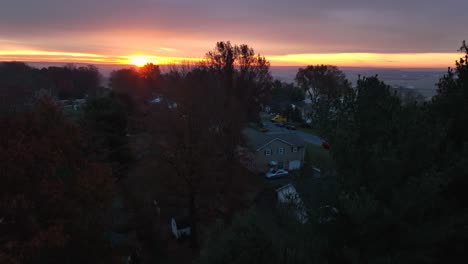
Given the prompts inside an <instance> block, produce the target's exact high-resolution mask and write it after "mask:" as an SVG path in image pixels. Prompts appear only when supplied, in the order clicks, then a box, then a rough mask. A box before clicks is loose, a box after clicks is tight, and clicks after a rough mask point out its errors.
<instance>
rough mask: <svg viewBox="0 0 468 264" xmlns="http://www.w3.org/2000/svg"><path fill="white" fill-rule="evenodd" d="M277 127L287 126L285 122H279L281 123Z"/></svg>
mask: <svg viewBox="0 0 468 264" xmlns="http://www.w3.org/2000/svg"><path fill="white" fill-rule="evenodd" d="M276 126H279V127H285V126H286V125H285V124H284V123H283V122H279V123H277V124H276Z"/></svg>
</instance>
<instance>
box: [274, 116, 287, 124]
mask: <svg viewBox="0 0 468 264" xmlns="http://www.w3.org/2000/svg"><path fill="white" fill-rule="evenodd" d="M287 121H288V119H287V118H286V117H284V116H282V115H276V116H275V117H273V118H272V119H271V122H287Z"/></svg>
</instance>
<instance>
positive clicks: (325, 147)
mask: <svg viewBox="0 0 468 264" xmlns="http://www.w3.org/2000/svg"><path fill="white" fill-rule="evenodd" d="M322 148H324V149H326V150H330V144H328V142H326V141H323V142H322Z"/></svg>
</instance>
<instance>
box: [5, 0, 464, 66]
mask: <svg viewBox="0 0 468 264" xmlns="http://www.w3.org/2000/svg"><path fill="white" fill-rule="evenodd" d="M0 2H1V5H0V6H1V8H0V61H8V60H19V61H46V62H47V61H57V62H87V63H123V64H125V63H133V64H141V63H143V62H146V61H152V62H156V63H162V64H164V63H170V62H176V61H182V60H198V59H200V58H202V57H203V56H204V54H205V53H206V52H207V51H209V50H211V49H212V48H213V47H214V45H215V43H216V42H217V41H227V40H230V41H231V42H232V43H235V44H248V45H249V46H251V47H253V48H254V49H255V51H256V52H258V53H261V54H262V55H265V56H266V57H267V59H269V60H270V62H271V63H272V65H276V66H287V65H295V66H296V65H307V64H322V63H323V64H335V65H338V66H348V67H349V66H356V67H397V68H398V67H402V68H446V67H447V66H450V65H453V64H454V61H455V60H456V59H457V58H458V57H460V54H457V49H458V48H459V46H460V45H461V41H462V40H463V39H468V27H466V10H468V1H466V0H352V1H351V0H237V1H233V0H230V1H223V0H166V1H163V0H132V1H130V0H99V1H96V0H79V1H78V0H0Z"/></svg>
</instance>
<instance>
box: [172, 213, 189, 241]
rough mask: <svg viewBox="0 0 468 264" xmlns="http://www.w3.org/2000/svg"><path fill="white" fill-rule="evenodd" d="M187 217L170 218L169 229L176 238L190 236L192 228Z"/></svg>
mask: <svg viewBox="0 0 468 264" xmlns="http://www.w3.org/2000/svg"><path fill="white" fill-rule="evenodd" d="M188 220H189V219H188V218H178V219H175V218H174V217H172V218H171V230H172V234H173V235H174V236H175V238H176V239H179V238H181V237H183V236H190V234H191V231H192V229H191V228H190V222H189V221H188Z"/></svg>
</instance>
